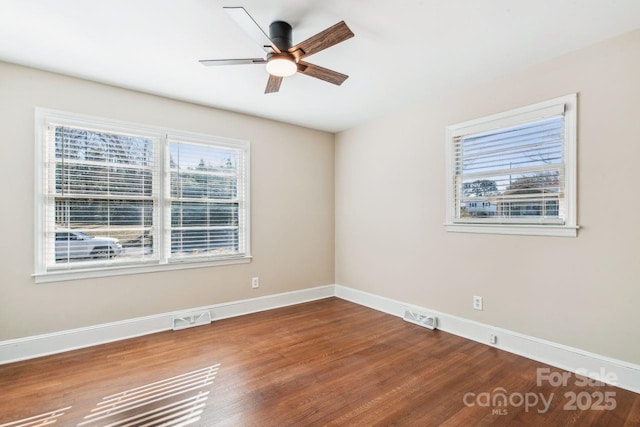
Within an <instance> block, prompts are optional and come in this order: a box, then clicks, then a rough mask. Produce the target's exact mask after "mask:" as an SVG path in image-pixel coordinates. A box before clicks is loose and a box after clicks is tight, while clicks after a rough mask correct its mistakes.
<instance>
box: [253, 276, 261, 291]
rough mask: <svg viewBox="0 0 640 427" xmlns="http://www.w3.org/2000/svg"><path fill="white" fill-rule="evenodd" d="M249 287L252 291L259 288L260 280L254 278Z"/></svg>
mask: <svg viewBox="0 0 640 427" xmlns="http://www.w3.org/2000/svg"><path fill="white" fill-rule="evenodd" d="M251 287H252V288H253V289H257V288H259V287H260V278H259V277H254V278H252V279H251Z"/></svg>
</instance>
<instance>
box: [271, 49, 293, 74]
mask: <svg viewBox="0 0 640 427" xmlns="http://www.w3.org/2000/svg"><path fill="white" fill-rule="evenodd" d="M296 71H298V66H297V65H296V61H295V59H294V58H293V57H292V56H290V55H286V54H276V55H273V56H272V57H270V58H269V59H268V60H267V72H268V73H269V74H271V75H272V76H276V77H289V76H292V75H294V74H295V73H296Z"/></svg>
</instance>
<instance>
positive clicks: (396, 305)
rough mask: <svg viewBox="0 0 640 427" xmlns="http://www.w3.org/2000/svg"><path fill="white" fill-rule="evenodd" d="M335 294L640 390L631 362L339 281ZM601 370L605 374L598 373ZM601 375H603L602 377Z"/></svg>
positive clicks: (639, 368)
mask: <svg viewBox="0 0 640 427" xmlns="http://www.w3.org/2000/svg"><path fill="white" fill-rule="evenodd" d="M335 295H336V296H337V297H338V298H341V299H344V300H347V301H351V302H354V303H356V304H360V305H363V306H365V307H369V308H373V309H375V310H378V311H382V312H385V313H388V314H392V315H394V316H399V317H402V316H403V315H404V311H405V309H406V308H415V309H417V310H418V311H420V312H428V313H433V314H435V315H436V316H437V318H438V329H440V330H442V331H444V332H448V333H451V334H454V335H458V336H460V337H463V338H467V339H470V340H473V341H477V342H479V343H482V344H486V345H490V344H489V343H488V338H489V334H494V335H496V336H497V337H498V341H497V343H496V344H495V345H491V346H492V347H496V348H499V349H501V350H504V351H508V352H509V353H514V354H517V355H520V356H523V357H526V358H528V359H532V360H536V361H538V362H541V363H544V364H547V365H551V366H555V367H557V368H560V369H564V370H566V371H569V372H574V373H578V374H581V375H583V376H584V375H585V373H586V372H588V373H596V374H598V375H600V379H601V380H603V381H604V382H610V383H611V384H612V385H615V386H617V387H620V388H623V389H625V390H629V391H633V392H634V393H640V366H639V365H635V364H633V363H629V362H625V361H622V360H617V359H613V358H610V357H606V356H601V355H598V354H594V353H590V352H588V351H584V350H580V349H577V348H572V347H568V346H565V345H562V344H557V343H554V342H550V341H546V340H542V339H539V338H535V337H531V336H527V335H523V334H520V333H517V332H513V331H510V330H507V329H503V328H497V327H494V326H490V325H486V324H483V323H479V322H475V321H473V320H468V319H463V318H460V317H457V316H452V315H450V314H445V313H440V312H438V311H435V310H431V309H428V308H425V307H419V306H416V305H413V304H408V303H403V302H400V301H396V300H393V299H390V298H386V297H381V296H378V295H374V294H370V293H368V292H364V291H359V290H357V289H353V288H348V287H345V286H341V285H335ZM425 333H428V331H425ZM603 372H604V373H605V375H602V373H603ZM606 374H615V376H616V380H615V381H605V380H606ZM603 376H604V377H605V378H602V377H603Z"/></svg>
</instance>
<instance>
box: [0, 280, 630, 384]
mask: <svg viewBox="0 0 640 427" xmlns="http://www.w3.org/2000/svg"><path fill="white" fill-rule="evenodd" d="M331 296H336V297H338V298H341V299H344V300H347V301H351V302H354V303H356V304H359V305H363V306H365V307H369V308H372V309H375V310H378V311H382V312H385V313H388V314H392V315H394V316H398V317H402V316H403V315H404V310H405V309H406V308H414V309H416V310H418V311H420V312H429V313H433V314H435V315H436V316H437V317H438V329H440V330H442V331H444V332H448V333H451V334H454V335H458V336H460V337H463V338H467V339H470V340H473V341H477V342H479V343H482V344H486V345H489V344H488V341H487V339H488V337H489V334H495V335H496V336H497V337H498V342H497V343H496V344H495V345H493V346H494V347H496V348H499V349H501V350H504V351H508V352H510V353H514V354H518V355H520V356H523V357H526V358H528V359H532V360H536V361H538V362H542V363H545V364H547V365H551V366H555V367H558V368H560V369H564V370H566V371H569V372H575V373H581V374H583V373H584V372H595V373H601V372H603V371H604V372H605V373H607V374H609V373H614V374H615V375H616V377H617V381H616V382H615V384H613V385H616V386H618V387H620V388H623V389H626V390H630V391H633V392H635V393H640V366H638V365H635V364H633V363H628V362H624V361H621V360H617V359H613V358H609V357H606V356H601V355H598V354H594V353H590V352H587V351H584V350H580V349H577V348H572V347H568V346H565V345H562V344H557V343H553V342H550V341H546V340H542V339H539V338H535V337H531V336H527V335H523V334H520V333H517V332H513V331H510V330H507V329H502V328H497V327H494V326H490V325H486V324H483V323H479V322H475V321H472V320H468V319H463V318H460V317H457V316H453V315H450V314H445V313H440V312H438V311H435V310H431V309H429V308H425V307H419V306H416V305H413V304H408V303H403V302H401V301H397V300H393V299H391V298H386V297H382V296H378V295H374V294H370V293H368V292H364V291H360V290H357V289H353V288H348V287H345V286H341V285H327V286H320V287H316V288H311V289H303V290H299V291H293V292H285V293H281V294H275V295H267V296H263V297H258V298H251V299H246V300H239V301H233V302H228V303H222V304H215V305H211V306H207V307H196V308H193V309H190V310H181V311H176V312H171V313H164V314H158V315H154V316H147V317H139V318H135V319H129V320H124V321H120V322H113V323H105V324H101V325H96V326H90V327H85V328H78V329H72V330H67V331H61V332H55V333H51V334H44V335H37V336H31V337H26V338H19V339H14V340H7V341H0V364H5V363H11V362H17V361H20V360H26V359H32V358H35V357H40V356H47V355H50V354H55V353H62V352H65V351H69V350H75V349H79V348H84V347H90V346H94V345H98V344H105V343H109V342H113V341H119V340H123V339H127V338H133V337H137V336H141V335H147V334H152V333H155V332H161V331H168V330H170V329H171V328H172V319H173V316H174V315H179V314H183V313H186V312H191V311H203V310H209V311H210V313H211V318H212V319H213V321H216V320H221V319H227V318H230V317H236V316H242V315H245V314H250V313H256V312H259V311H265V310H271V309H274V308H278V307H284V306H288V305H294V304H300V303H303V302H308V301H314V300H319V299H323V298H328V297H331ZM425 332H426V331H425Z"/></svg>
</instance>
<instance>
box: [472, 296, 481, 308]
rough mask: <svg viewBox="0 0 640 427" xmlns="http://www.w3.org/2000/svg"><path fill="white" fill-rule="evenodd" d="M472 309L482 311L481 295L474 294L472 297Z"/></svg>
mask: <svg viewBox="0 0 640 427" xmlns="http://www.w3.org/2000/svg"><path fill="white" fill-rule="evenodd" d="M473 309H474V310H480V311H482V297H479V296H475V295H474V297H473Z"/></svg>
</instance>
